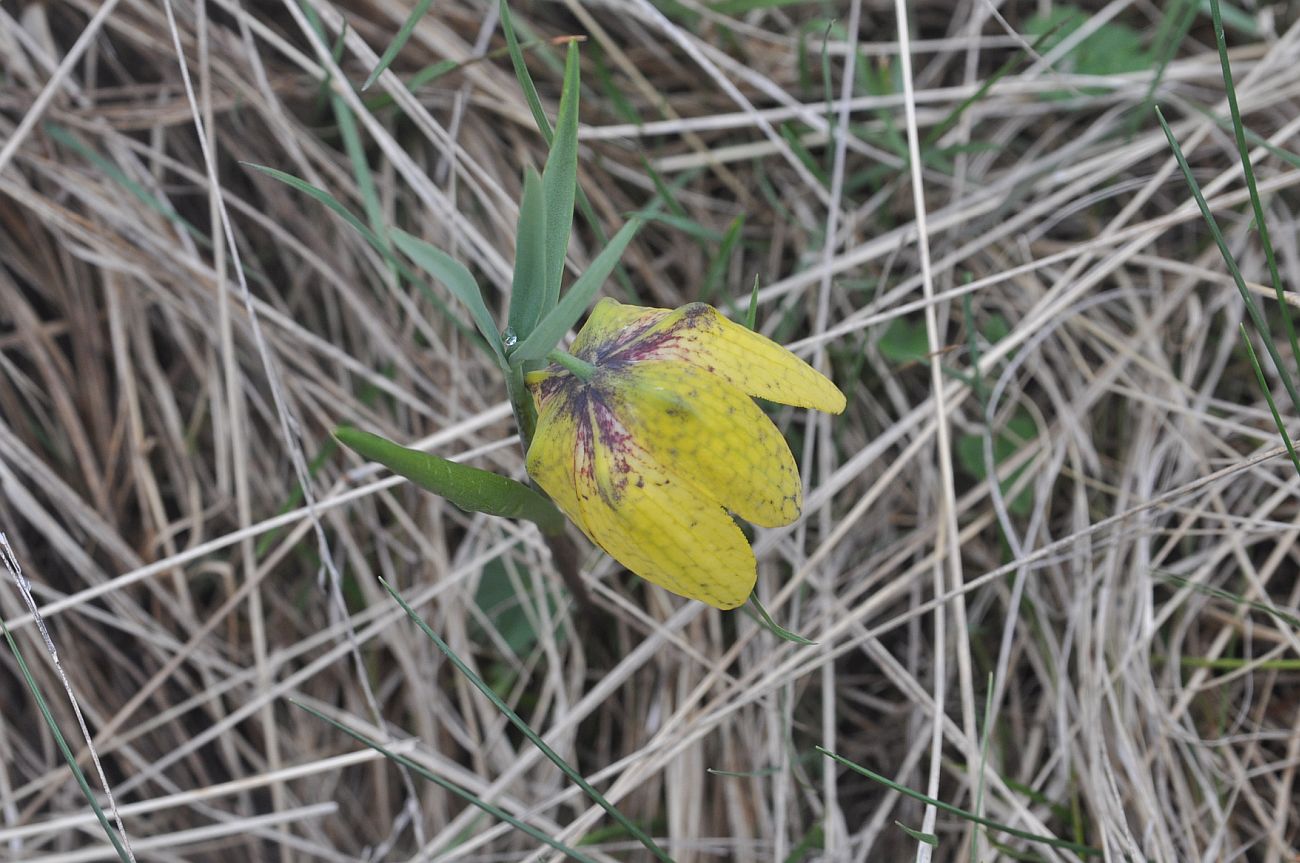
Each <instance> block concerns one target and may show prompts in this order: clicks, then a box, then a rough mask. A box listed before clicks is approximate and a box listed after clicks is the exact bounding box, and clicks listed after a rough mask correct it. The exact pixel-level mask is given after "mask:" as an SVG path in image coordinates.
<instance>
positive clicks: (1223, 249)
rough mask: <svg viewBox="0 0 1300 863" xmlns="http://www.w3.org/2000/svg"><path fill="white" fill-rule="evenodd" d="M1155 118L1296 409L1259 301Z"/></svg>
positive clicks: (1298, 400) (1298, 397)
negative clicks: (1252, 292) (1257, 301)
mask: <svg viewBox="0 0 1300 863" xmlns="http://www.w3.org/2000/svg"><path fill="white" fill-rule="evenodd" d="M1155 110H1156V119H1157V120H1159V121H1160V128H1161V129H1163V130H1164V132H1165V138H1166V139H1168V141H1169V146H1170V147H1171V148H1172V149H1173V151H1174V158H1175V159H1177V160H1178V167H1179V168H1180V169H1182V172H1183V178H1184V179H1185V180H1186V181H1187V185H1188V187H1189V188H1190V189H1191V190H1192V197H1194V198H1195V199H1196V204H1197V206H1199V207H1200V208H1201V217H1202V218H1203V219H1204V220H1205V224H1206V225H1207V226H1208V227H1209V229H1210V234H1211V235H1213V237H1214V242H1215V243H1217V244H1218V246H1219V254H1220V255H1222V256H1223V262H1224V264H1225V265H1227V267H1228V272H1229V273H1230V274H1231V275H1232V280H1233V282H1234V283H1236V285H1237V290H1238V291H1239V292H1240V293H1241V299H1242V301H1243V302H1244V303H1245V304H1246V311H1248V312H1249V313H1250V319H1251V321H1252V322H1253V323H1254V324H1255V329H1256V330H1258V331H1259V334H1260V336H1261V337H1262V338H1263V339H1264V347H1265V348H1266V349H1267V350H1268V355H1269V358H1270V359H1272V360H1273V367H1274V368H1275V369H1276V370H1277V373H1278V377H1279V378H1281V380H1282V386H1284V387H1285V388H1286V393H1287V396H1288V397H1290V399H1291V403H1292V404H1293V405H1296V406H1297V409H1300V392H1297V391H1296V385H1295V381H1294V380H1293V379H1292V377H1291V373H1290V372H1289V371H1287V367H1286V366H1285V365H1283V364H1282V357H1281V355H1280V354H1279V353H1278V350H1277V345H1276V344H1274V343H1273V339H1272V337H1271V336H1270V335H1269V330H1268V321H1267V320H1265V319H1264V313H1263V312H1261V311H1260V309H1259V304H1258V303H1256V302H1255V297H1254V296H1253V295H1252V294H1251V293H1250V290H1249V289H1248V288H1247V287H1246V280H1245V278H1243V277H1242V275H1241V270H1240V268H1238V267H1237V260H1236V258H1234V257H1233V256H1232V251H1231V250H1229V249H1228V241H1227V240H1226V239H1224V237H1223V232H1222V231H1220V230H1219V223H1218V222H1217V221H1215V218H1214V214H1213V213H1211V212H1210V205H1209V204H1207V203H1206V202H1205V196H1204V195H1202V194H1201V187H1200V185H1199V184H1198V183H1197V182H1196V178H1195V177H1193V176H1192V169H1191V167H1190V166H1188V164H1187V158H1186V157H1185V156H1184V155H1183V150H1182V148H1181V147H1179V146H1178V141H1177V139H1175V138H1174V133H1173V130H1171V129H1170V128H1169V124H1168V123H1167V122H1165V115H1164V113H1163V112H1162V111H1161V110H1160V108H1159V107H1158V106H1157V107H1156V109H1155Z"/></svg>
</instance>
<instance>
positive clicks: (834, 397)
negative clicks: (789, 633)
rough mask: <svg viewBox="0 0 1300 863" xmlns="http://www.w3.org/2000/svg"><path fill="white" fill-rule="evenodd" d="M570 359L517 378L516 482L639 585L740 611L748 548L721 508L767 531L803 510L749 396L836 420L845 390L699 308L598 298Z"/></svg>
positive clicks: (787, 460) (787, 458) (792, 469)
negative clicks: (521, 425)
mask: <svg viewBox="0 0 1300 863" xmlns="http://www.w3.org/2000/svg"><path fill="white" fill-rule="evenodd" d="M570 351H571V353H572V356H573V357H576V358H577V362H574V361H573V359H572V358H568V359H566V360H565V364H564V365H556V364H552V365H551V366H549V367H548V368H547V369H546V370H544V371H540V372H534V373H532V374H530V375H529V376H528V385H529V388H530V389H531V390H532V393H533V395H534V397H535V398H536V400H537V407H538V413H539V418H538V421H537V429H536V432H535V434H534V437H533V441H532V445H531V446H530V448H529V450H528V473H529V474H530V475H531V476H532V477H533V479H534V480H536V481H537V484H538V485H540V486H541V487H542V489H544V490H545V491H546V493H547V494H548V495H550V496H551V498H552V500H554V501H555V504H556V505H557V506H558V507H559V508H560V509H561V510H563V512H564V514H565V515H567V516H568V517H569V518H570V519H571V520H572V521H573V522H574V524H576V525H578V527H580V528H582V532H583V533H585V534H586V535H587V537H588V538H589V539H590V540H591V541H592V542H593V543H595V544H596V545H597V546H599V547H600V548H602V549H604V550H605V551H606V552H608V553H609V556H610V557H612V558H614V559H615V560H617V561H618V562H619V563H621V564H623V565H624V566H625V567H627V568H628V569H630V570H631V571H632V572H635V573H636V574H637V575H639V576H641V577H642V578H644V579H646V580H647V581H651V582H653V583H654V584H657V585H659V586H660V587H663V588H666V589H667V590H670V591H672V592H673V593H676V594H680V595H681V596H685V597H688V598H690V599H698V600H700V601H702V602H707V603H708V604H709V605H712V606H715V607H717V608H722V609H728V608H735V607H736V606H738V605H740V604H742V603H743V602H745V600H746V599H747V598H748V597H749V594H750V592H751V591H752V590H753V588H754V579H755V561H754V552H753V551H752V550H751V549H750V547H749V543H748V542H746V540H745V535H744V534H743V533H741V530H740V528H739V527H738V526H737V525H736V523H735V522H734V521H732V519H731V517H730V516H729V515H728V514H727V510H730V511H731V512H733V513H735V514H736V515H737V516H739V517H740V518H743V519H745V520H746V521H749V522H752V523H754V524H756V525H760V526H762V527H776V526H779V525H784V524H789V523H791V522H792V521H794V520H795V519H797V518H798V517H799V510H800V508H801V506H802V489H801V486H800V483H799V472H798V468H797V467H796V466H795V462H794V456H793V455H791V454H790V447H789V445H787V444H786V442H785V438H784V437H782V436H781V433H780V431H778V430H777V428H776V426H775V425H773V424H772V421H771V420H769V419H768V418H767V415H766V414H764V413H763V411H762V409H760V408H759V407H758V405H756V404H754V402H753V400H752V399H750V396H760V397H762V398H765V399H768V400H770V401H775V402H781V403H783V404H788V405H795V406H798V407H807V408H816V409H818V410H823V411H829V412H831V413H840V412H841V411H843V410H844V394H843V393H841V392H840V391H839V389H837V388H836V386H835V385H834V384H833V383H831V382H830V381H829V380H827V379H826V378H825V377H824V376H822V375H821V374H820V373H818V372H817V371H816V370H815V369H813V368H812V367H811V366H809V365H808V364H807V363H805V362H804V361H803V360H801V359H799V358H798V357H796V356H795V355H794V354H792V353H790V352H789V351H787V350H786V349H785V348H783V347H781V346H780V345H778V344H776V343H775V342H773V341H771V340H770V339H767V338H764V337H763V336H761V335H758V334H757V333H754V332H751V331H750V330H748V329H746V328H745V327H743V326H741V325H739V324H736V323H733V322H732V321H729V320H728V319H727V318H725V317H723V316H722V315H721V314H720V313H719V312H718V311H717V309H714V308H712V307H711V306H707V305H705V304H703V303H692V304H691V305H689V306H683V307H682V308H680V309H676V310H671V311H670V310H668V309H648V308H643V307H640V306H628V305H623V304H621V303H618V302H616V301H614V300H611V299H604V300H601V301H600V302H599V303H597V304H596V306H595V308H593V309H592V311H591V315H590V317H589V318H588V319H587V323H586V325H584V326H583V328H582V331H581V332H580V333H578V338H577V339H576V340H575V341H574V343H573V346H572V347H571V348H570Z"/></svg>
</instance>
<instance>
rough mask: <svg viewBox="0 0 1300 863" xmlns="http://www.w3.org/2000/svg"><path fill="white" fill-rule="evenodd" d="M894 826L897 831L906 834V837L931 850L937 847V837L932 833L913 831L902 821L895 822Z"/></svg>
mask: <svg viewBox="0 0 1300 863" xmlns="http://www.w3.org/2000/svg"><path fill="white" fill-rule="evenodd" d="M894 826H895V827H897V828H898V829H899V830H902V831H903V832H904V833H906V834H907V835H908V836H911V837H912V838H913V839H915V840H916V841H918V842H924V843H925V844H926V845H929V846H930V847H931V848H938V847H939V837H938V836H935V835H934V834H933V833H922V832H921V831H920V830H913V829H912V828H911V827H908V826H907V825H906V824H904V823H903V822H902V821H895V822H894Z"/></svg>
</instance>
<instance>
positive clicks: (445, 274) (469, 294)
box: [392, 228, 505, 364]
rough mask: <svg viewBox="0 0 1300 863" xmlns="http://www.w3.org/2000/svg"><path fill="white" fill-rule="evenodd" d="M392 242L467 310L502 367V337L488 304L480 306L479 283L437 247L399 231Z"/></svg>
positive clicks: (394, 234) (398, 229)
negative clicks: (445, 288) (444, 286)
mask: <svg viewBox="0 0 1300 863" xmlns="http://www.w3.org/2000/svg"><path fill="white" fill-rule="evenodd" d="M392 238H393V243H394V244H395V245H396V246H397V248H399V249H401V250H402V252H403V253H404V254H406V255H407V256H408V257H409V258H410V259H411V260H412V261H414V262H415V263H416V265H417V266H418V267H419V268H420V269H422V270H424V271H425V272H426V273H428V274H429V275H431V276H433V277H434V278H435V279H437V280H438V281H440V282H442V283H443V284H444V285H446V286H447V289H448V290H449V291H451V292H452V293H453V294H455V295H456V299H458V300H460V301H461V302H462V303H464V305H465V308H467V309H469V313H470V315H471V316H472V317H473V318H474V323H475V325H476V326H477V327H478V331H479V332H480V333H482V334H483V338H485V339H487V343H488V344H489V345H491V346H492V350H494V351H495V352H496V355H497V358H498V359H500V360H501V361H502V363H503V364H504V362H505V350H504V348H503V347H502V345H501V334H500V333H499V332H497V324H496V321H495V320H494V319H493V318H492V313H491V312H489V311H488V307H487V304H486V303H484V302H483V292H482V291H480V290H479V287H478V282H476V281H474V277H473V276H472V275H470V272H469V270H468V269H466V268H465V265H464V264H462V263H461V262H460V261H458V260H456V259H455V258H453V257H452V256H451V255H449V254H447V253H446V252H444V251H443V250H442V249H439V248H438V247H437V246H433V245H431V244H429V243H426V242H425V241H424V240H421V239H420V238H419V237H416V236H413V235H411V234H408V233H406V232H405V231H403V230H401V229H400V228H393V229H392Z"/></svg>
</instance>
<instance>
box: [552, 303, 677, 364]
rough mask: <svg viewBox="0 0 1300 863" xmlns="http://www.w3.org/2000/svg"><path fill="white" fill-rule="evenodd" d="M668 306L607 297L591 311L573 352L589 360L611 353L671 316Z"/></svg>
mask: <svg viewBox="0 0 1300 863" xmlns="http://www.w3.org/2000/svg"><path fill="white" fill-rule="evenodd" d="M670 314H671V312H670V311H669V310H668V309H653V308H646V307H645V306H631V305H625V304H624V303H620V302H619V301H618V300H615V299H611V298H610V297H605V298H604V299H602V300H601V301H600V302H598V303H596V305H595V306H593V307H592V309H591V314H589V315H587V322H586V323H585V324H583V325H582V329H581V330H580V331H579V332H578V337H577V338H576V339H574V340H573V344H572V345H570V346H569V353H571V354H573V355H574V356H577V357H581V358H583V359H586V360H592V359H595V358H596V356H597V355H598V354H603V353H608V352H609V351H610V350H613V349H616V348H617V346H619V345H621V344H624V343H627V342H629V341H632V340H634V339H636V338H637V337H638V336H639V335H640V334H641V333H643V332H645V331H647V330H648V329H650V328H652V327H654V326H655V325H656V324H657V323H659V322H660V321H662V320H663V319H664V318H666V317H668V315H670Z"/></svg>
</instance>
